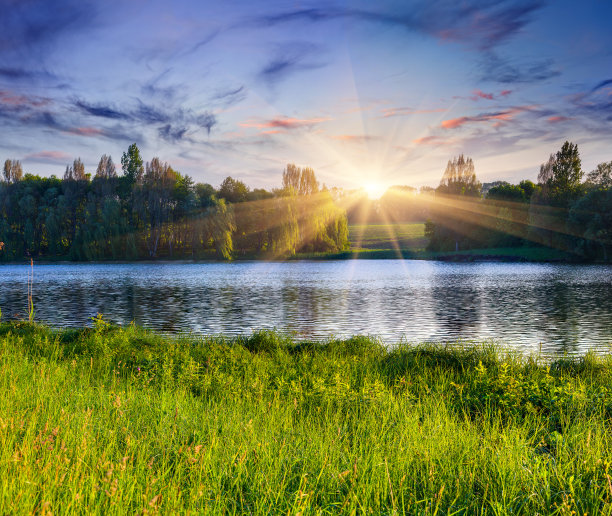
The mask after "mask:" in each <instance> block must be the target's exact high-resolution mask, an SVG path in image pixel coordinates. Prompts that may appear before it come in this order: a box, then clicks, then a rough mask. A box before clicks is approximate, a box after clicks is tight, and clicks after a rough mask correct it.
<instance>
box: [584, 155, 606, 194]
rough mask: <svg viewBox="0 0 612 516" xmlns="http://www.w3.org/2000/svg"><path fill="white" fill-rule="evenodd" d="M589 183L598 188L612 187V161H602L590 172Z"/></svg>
mask: <svg viewBox="0 0 612 516" xmlns="http://www.w3.org/2000/svg"><path fill="white" fill-rule="evenodd" d="M587 183H588V185H589V186H594V187H596V188H604V189H606V188H612V161H608V162H607V163H600V164H599V165H597V167H596V168H595V170H593V171H592V172H589V173H588V175H587Z"/></svg>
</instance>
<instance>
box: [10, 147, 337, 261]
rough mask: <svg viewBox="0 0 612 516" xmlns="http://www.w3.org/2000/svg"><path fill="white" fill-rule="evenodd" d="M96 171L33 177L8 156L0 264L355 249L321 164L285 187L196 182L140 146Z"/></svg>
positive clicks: (292, 170) (289, 175)
mask: <svg viewBox="0 0 612 516" xmlns="http://www.w3.org/2000/svg"><path fill="white" fill-rule="evenodd" d="M121 168H122V174H121V175H118V174H117V170H116V166H115V164H114V163H113V161H112V158H111V157H110V156H107V155H104V156H102V157H101V159H100V162H99V164H98V167H97V169H96V172H95V174H94V176H93V178H91V174H88V173H86V172H85V167H84V165H83V162H82V161H81V160H80V159H76V160H74V162H73V164H72V165H69V166H67V167H66V172H65V174H64V177H63V178H62V179H59V178H57V177H54V176H51V177H40V176H38V175H32V174H25V175H24V173H23V169H22V166H21V163H20V162H19V161H17V160H6V162H5V164H4V176H3V181H2V182H1V183H0V242H2V243H3V245H2V246H0V248H1V249H0V260H1V261H12V260H19V259H22V258H23V257H32V258H42V259H68V260H75V261H91V260H142V259H159V258H168V259H176V258H179V259H180V258H185V259H207V258H217V259H230V258H232V257H234V256H244V257H251V256H252V257H256V256H265V257H272V258H274V257H284V256H287V255H292V254H295V253H297V252H329V251H341V250H344V249H346V248H347V247H348V229H347V220H346V214H345V212H344V211H343V210H342V209H340V208H338V207H337V206H336V205H335V204H334V202H333V200H332V197H331V195H330V193H329V192H328V191H327V190H326V189H321V188H320V187H319V183H318V181H317V179H316V176H315V173H314V171H313V170H312V169H311V168H308V167H305V168H300V167H297V166H295V165H293V164H289V165H287V167H286V169H285V170H284V172H283V176H282V187H281V188H278V189H276V190H274V191H273V192H268V191H266V190H262V189H255V190H251V189H249V188H248V187H247V186H246V185H245V184H244V183H243V182H242V181H239V180H236V179H233V178H232V177H227V178H226V179H225V180H224V181H223V183H222V184H221V185H220V187H219V188H218V189H215V188H214V187H212V186H211V185H209V184H202V183H195V182H194V181H193V179H192V178H191V177H189V176H187V175H183V174H181V173H180V172H178V171H176V170H174V169H173V168H172V167H171V166H170V165H169V164H167V163H163V162H162V161H160V160H159V158H153V159H151V161H149V162H147V163H146V164H145V163H144V161H143V159H142V157H141V154H140V150H139V149H138V147H137V145H136V144H133V145H131V146H130V147H129V149H128V150H127V152H125V153H123V156H122V158H121Z"/></svg>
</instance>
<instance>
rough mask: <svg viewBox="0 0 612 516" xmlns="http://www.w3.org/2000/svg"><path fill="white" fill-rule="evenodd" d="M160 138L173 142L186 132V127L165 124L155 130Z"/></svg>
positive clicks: (181, 137)
mask: <svg viewBox="0 0 612 516" xmlns="http://www.w3.org/2000/svg"><path fill="white" fill-rule="evenodd" d="M157 133H158V135H159V137H160V138H162V139H164V140H166V141H169V142H172V143H175V142H178V141H179V140H182V139H183V138H184V137H185V134H186V133H187V128H186V127H172V126H171V125H170V124H166V125H164V126H162V127H160V128H159V129H158V130H157Z"/></svg>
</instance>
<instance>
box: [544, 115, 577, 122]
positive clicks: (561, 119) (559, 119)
mask: <svg viewBox="0 0 612 516" xmlns="http://www.w3.org/2000/svg"><path fill="white" fill-rule="evenodd" d="M547 120H548V121H549V122H550V123H552V124H556V123H559V122H565V121H566V120H572V117H570V116H559V115H558V116H549V117H548V118H547Z"/></svg>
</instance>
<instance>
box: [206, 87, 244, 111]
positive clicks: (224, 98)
mask: <svg viewBox="0 0 612 516" xmlns="http://www.w3.org/2000/svg"><path fill="white" fill-rule="evenodd" d="M245 98H246V88H245V87H244V86H240V87H238V88H229V89H224V90H220V91H218V92H217V93H215V94H214V95H213V96H212V97H211V101H212V102H216V103H220V104H221V105H223V106H230V105H232V104H238V103H239V102H242V101H243V100H244V99H245Z"/></svg>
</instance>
